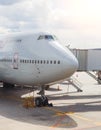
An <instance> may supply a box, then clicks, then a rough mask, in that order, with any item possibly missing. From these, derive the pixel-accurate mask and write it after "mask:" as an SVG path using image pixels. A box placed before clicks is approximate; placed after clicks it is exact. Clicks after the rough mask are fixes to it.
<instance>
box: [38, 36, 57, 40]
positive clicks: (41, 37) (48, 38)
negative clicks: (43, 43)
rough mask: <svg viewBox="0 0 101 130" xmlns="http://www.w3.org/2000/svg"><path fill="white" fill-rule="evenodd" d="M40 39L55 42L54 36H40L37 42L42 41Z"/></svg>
mask: <svg viewBox="0 0 101 130" xmlns="http://www.w3.org/2000/svg"><path fill="white" fill-rule="evenodd" d="M42 39H44V40H57V38H56V36H54V35H40V36H39V37H38V40H42Z"/></svg>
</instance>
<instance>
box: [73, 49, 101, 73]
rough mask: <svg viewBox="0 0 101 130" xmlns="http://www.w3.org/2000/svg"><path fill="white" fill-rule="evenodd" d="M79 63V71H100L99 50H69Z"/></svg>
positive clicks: (100, 52) (100, 57)
mask: <svg viewBox="0 0 101 130" xmlns="http://www.w3.org/2000/svg"><path fill="white" fill-rule="evenodd" d="M71 51H72V52H73V54H74V55H75V56H76V57H77V59H78V61H79V68H78V70H79V71H93V70H94V71H99V70H101V49H71Z"/></svg>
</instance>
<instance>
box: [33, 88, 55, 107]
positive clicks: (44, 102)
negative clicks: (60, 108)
mask: <svg viewBox="0 0 101 130" xmlns="http://www.w3.org/2000/svg"><path fill="white" fill-rule="evenodd" d="M40 89H41V90H40V92H39V93H38V94H39V95H41V97H37V98H36V99H35V106H36V107H42V106H49V107H52V106H53V104H52V103H49V102H48V98H47V97H46V96H45V87H44V86H42V87H40Z"/></svg>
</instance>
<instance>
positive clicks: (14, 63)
mask: <svg viewBox="0 0 101 130" xmlns="http://www.w3.org/2000/svg"><path fill="white" fill-rule="evenodd" d="M13 69H18V53H14V57H13Z"/></svg>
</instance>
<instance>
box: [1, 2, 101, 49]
mask: <svg viewBox="0 0 101 130" xmlns="http://www.w3.org/2000/svg"><path fill="white" fill-rule="evenodd" d="M36 30H38V31H49V32H52V33H54V34H55V35H56V36H57V37H58V38H59V40H60V41H61V44H64V45H70V47H72V48H99V47H100V48H101V0H0V33H1V34H2V33H3V34H5V33H11V32H25V31H36Z"/></svg>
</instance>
